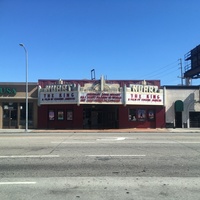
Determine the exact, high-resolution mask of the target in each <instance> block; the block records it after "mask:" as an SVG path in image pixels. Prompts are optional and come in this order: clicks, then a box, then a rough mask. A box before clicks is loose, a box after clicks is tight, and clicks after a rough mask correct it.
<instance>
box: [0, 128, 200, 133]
mask: <svg viewBox="0 0 200 200" xmlns="http://www.w3.org/2000/svg"><path fill="white" fill-rule="evenodd" d="M28 132H29V133H45V132H46V133H200V128H175V129H173V128H171V129H167V128H163V129H161V128H158V129H150V128H146V129H142V128H141V129H140V128H129V129H89V130H86V129H79V130H61V129H51V130H49V129H48V130H47V129H29V130H28ZM0 133H25V130H24V129H0Z"/></svg>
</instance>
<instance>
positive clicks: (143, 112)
mask: <svg viewBox="0 0 200 200" xmlns="http://www.w3.org/2000/svg"><path fill="white" fill-rule="evenodd" d="M145 119H146V110H142V109H140V110H138V120H139V121H145Z"/></svg>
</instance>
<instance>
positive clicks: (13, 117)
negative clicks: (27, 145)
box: [0, 82, 38, 129]
mask: <svg viewBox="0 0 200 200" xmlns="http://www.w3.org/2000/svg"><path fill="white" fill-rule="evenodd" d="M25 88H26V87H25V83H13V82H11V83H10V82H7V83H5V82H2V83H0V128H1V129H3V128H5V129H7V128H12V129H15V128H23V129H24V128H25V125H26V120H25V118H26V103H25V101H26V100H25V99H26V91H25ZM28 99H29V103H28V114H29V115H28V119H29V120H28V121H29V123H28V126H29V128H33V129H34V128H37V127H38V126H37V115H38V111H37V110H38V86H37V83H29V87H28Z"/></svg>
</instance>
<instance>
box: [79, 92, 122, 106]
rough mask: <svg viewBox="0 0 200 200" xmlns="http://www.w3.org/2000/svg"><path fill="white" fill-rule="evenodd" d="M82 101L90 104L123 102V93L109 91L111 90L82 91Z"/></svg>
mask: <svg viewBox="0 0 200 200" xmlns="http://www.w3.org/2000/svg"><path fill="white" fill-rule="evenodd" d="M80 103H82V104H83V103H85V104H90V103H95V104H98V103H99V104H100V103H104V104H122V103H123V102H122V94H121V93H109V92H99V93H87V92H81V93H80Z"/></svg>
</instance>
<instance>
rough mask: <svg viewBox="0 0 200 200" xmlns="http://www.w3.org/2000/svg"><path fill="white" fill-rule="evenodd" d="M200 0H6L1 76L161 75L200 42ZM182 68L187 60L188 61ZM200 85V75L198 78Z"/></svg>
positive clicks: (165, 80) (168, 78)
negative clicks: (26, 58) (27, 67)
mask: <svg viewBox="0 0 200 200" xmlns="http://www.w3.org/2000/svg"><path fill="white" fill-rule="evenodd" d="M199 8H200V1H199V0H190V1H188V0H0V67H1V79H0V82H24V81H25V52H24V50H23V48H22V47H20V46H19V43H23V44H24V45H25V46H26V48H27V50H28V58H29V81H30V82H37V81H38V79H90V78H91V73H90V72H91V70H92V69H95V72H96V79H99V78H100V76H101V75H104V76H106V77H107V79H111V80H113V79H131V80H137V79H146V80H148V79H159V80H161V84H162V85H177V84H180V83H181V81H180V78H177V77H178V76H180V69H179V67H180V65H179V61H178V59H179V58H182V59H184V54H186V53H187V52H188V51H190V50H191V49H192V48H194V47H196V46H197V45H199V44H200V21H199V19H200V12H199ZM183 67H184V60H183ZM194 82H195V84H199V83H200V80H196V81H193V84H194Z"/></svg>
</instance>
